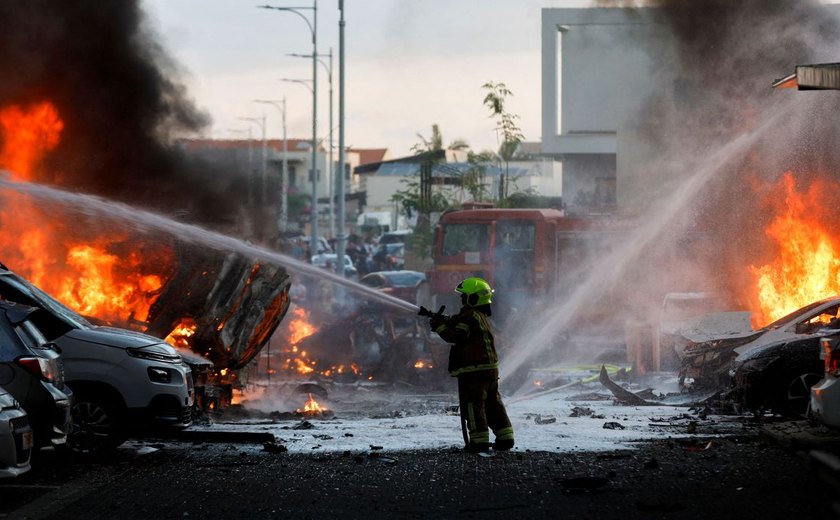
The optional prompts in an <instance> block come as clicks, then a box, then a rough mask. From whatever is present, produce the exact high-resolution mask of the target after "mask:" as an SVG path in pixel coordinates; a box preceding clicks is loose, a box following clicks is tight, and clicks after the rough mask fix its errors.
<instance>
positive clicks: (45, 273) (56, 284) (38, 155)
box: [0, 102, 172, 324]
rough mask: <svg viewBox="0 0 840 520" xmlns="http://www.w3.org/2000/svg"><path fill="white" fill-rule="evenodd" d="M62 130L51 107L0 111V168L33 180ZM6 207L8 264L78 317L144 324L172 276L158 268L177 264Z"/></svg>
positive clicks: (59, 219) (44, 211) (4, 253)
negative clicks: (149, 269)
mask: <svg viewBox="0 0 840 520" xmlns="http://www.w3.org/2000/svg"><path fill="white" fill-rule="evenodd" d="M63 129H64V123H63V122H62V121H61V118H60V117H59V114H58V111H57V110H56V108H55V106H53V105H52V104H50V103H49V102H42V103H38V104H34V105H31V106H28V107H20V106H10V107H7V108H4V109H2V110H0V132H2V139H3V146H2V148H0V168H5V169H9V170H11V171H12V174H13V176H14V178H15V179H16V180H18V181H25V182H29V181H33V180H35V178H36V177H37V175H38V174H39V173H41V172H39V171H38V170H37V167H38V163H39V162H40V161H41V160H42V159H43V157H44V156H45V155H46V153H47V152H49V151H50V150H52V149H54V148H55V147H56V146H57V145H58V143H59V142H60V137H61V132H62V131H63ZM6 200H7V202H6V204H5V206H4V207H2V209H0V258H2V259H3V261H4V262H5V263H6V264H7V265H9V266H10V267H11V268H12V269H15V270H16V271H18V272H19V273H20V274H21V275H22V276H24V277H26V278H28V279H29V280H31V281H32V282H33V283H34V284H35V285H37V286H39V287H41V288H42V289H44V290H45V291H46V292H48V293H51V294H53V295H54V296H55V297H56V298H58V299H59V300H61V301H62V302H64V303H65V304H66V305H68V306H69V307H71V308H73V309H74V310H76V311H78V312H79V313H81V314H84V315H88V316H93V317H96V318H99V319H101V320H104V321H108V322H119V323H124V324H134V323H136V322H137V321H140V322H142V321H144V320H145V319H146V317H147V315H148V311H149V307H150V305H151V303H152V302H153V301H154V299H155V297H156V293H157V291H159V290H160V288H161V287H162V285H163V280H164V276H165V275H166V274H168V273H166V272H165V267H164V270H163V271H160V270H159V269H161V266H169V265H172V258H171V256H169V257H166V258H165V256H166V255H164V254H163V253H161V254H159V255H157V256H158V257H157V258H155V259H154V261H152V262H149V258H148V257H149V255H148V254H141V253H140V252H139V251H138V250H139V246H137V247H136V248H134V249H135V250H131V248H129V249H128V250H126V247H127V245H128V244H132V242H131V241H130V240H129V239H128V238H127V237H124V236H120V234H119V233H118V232H116V231H114V230H113V229H109V230H108V231H107V233H108V236H107V238H106V237H105V236H100V237H98V238H94V239H85V238H75V237H74V235H75V236H76V237H77V236H78V235H80V234H81V233H82V231H83V228H84V227H83V226H77V227H76V228H73V227H71V226H72V225H70V224H68V222H67V221H66V220H67V219H66V218H64V217H63V216H62V215H56V214H54V213H52V212H51V211H49V210H50V208H40V207H36V206H35V205H34V204H31V203H29V202H28V201H27V200H26V199H23V198H22V197H19V196H12V195H9V196H8V197H7V198H6ZM74 224H75V223H74ZM72 231H75V232H72ZM84 231H87V232H89V231H88V230H84ZM103 235H104V233H103ZM144 263H148V264H149V265H151V264H156V267H155V270H158V272H144V271H145V270H146V269H144V267H143V264H144Z"/></svg>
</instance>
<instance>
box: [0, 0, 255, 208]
mask: <svg viewBox="0 0 840 520" xmlns="http://www.w3.org/2000/svg"><path fill="white" fill-rule="evenodd" d="M0 71H1V72H0V74H2V78H3V79H2V81H0V109H1V108H2V107H5V106H8V105H22V106H26V105H27V104H29V103H37V102H41V101H49V102H51V103H53V104H54V105H55V106H56V107H57V109H58V111H59V115H60V117H61V119H62V120H63V122H64V130H63V132H62V135H61V142H60V144H59V145H58V147H57V148H56V149H54V150H53V151H52V152H50V154H49V156H48V157H47V158H46V159H45V164H43V165H42V166H43V167H42V168H40V171H41V176H40V178H38V179H37V180H38V181H40V182H45V183H49V184H55V185H59V186H62V187H65V188H71V189H74V190H78V191H84V192H88V193H93V194H97V195H101V196H105V197H109V198H113V199H117V200H121V201H123V202H129V203H132V204H137V205H142V206H147V207H152V208H155V209H159V210H163V211H166V212H178V213H181V214H183V213H186V214H188V215H189V216H190V217H189V218H191V219H193V220H196V221H199V222H204V223H214V222H219V221H220V220H221V221H224V220H226V219H228V218H229V217H230V212H232V211H233V210H234V206H235V203H234V201H235V200H236V198H237V196H239V195H242V193H241V192H240V188H239V187H240V186H242V185H243V184H244V183H241V182H237V181H236V180H235V179H231V178H229V177H225V176H223V175H214V174H213V172H212V171H210V170H209V168H208V166H207V165H198V164H195V163H193V162H190V161H189V160H188V159H187V158H185V157H184V156H183V155H182V154H181V153H179V152H178V150H177V147H176V146H174V145H173V143H172V141H171V138H172V136H174V135H185V134H186V135H188V134H189V133H190V132H196V131H198V130H200V129H201V128H203V127H204V126H205V125H206V124H207V123H208V121H209V118H208V116H207V114H205V113H203V112H202V111H201V110H199V109H198V108H197V107H196V106H195V105H194V103H193V102H192V101H191V100H190V99H189V97H188V96H187V93H186V92H185V88H184V86H183V85H182V84H180V83H179V82H178V81H177V80H176V79H173V78H175V77H176V76H177V74H176V73H177V67H176V65H175V63H174V62H173V61H172V60H171V59H170V58H169V57H168V56H167V55H166V53H165V52H164V50H163V48H162V47H161V45H160V44H159V43H158V42H157V41H156V38H155V34H154V33H153V31H151V29H150V28H149V27H148V25H147V23H146V20H145V18H144V15H143V12H142V11H141V9H140V6H139V0H117V1H107V2H102V1H99V0H61V1H54V0H4V1H2V2H0ZM223 179H224V180H223Z"/></svg>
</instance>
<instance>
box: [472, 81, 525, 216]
mask: <svg viewBox="0 0 840 520" xmlns="http://www.w3.org/2000/svg"><path fill="white" fill-rule="evenodd" d="M481 88H483V89H485V90H486V91H487V94H486V95H485V96H484V106H486V107H487V108H489V109H490V117H494V118H495V119H496V135H497V137H499V138H500V139H501V144H500V145H499V152H498V157H499V160H500V161H501V162H504V172H503V173H502V175H501V177H500V178H499V201H500V202H501V201H504V200H505V199H506V198H507V190H508V187H507V184H508V177H509V176H508V173H509V164H510V160H511V159H512V158H513V156H514V154H515V153H516V149H517V147H518V146H519V143H521V142H522V141H523V139H525V136H524V135H522V130H520V128H519V127H518V126H517V125H516V120H517V119H519V116H518V115H516V114H511V113H510V112H508V111H506V110H505V103H506V102H507V99H508V98H509V97H513V92H511V91H510V89H508V88H507V86H506V85H505V84H504V83H499V82H493V81H489V82H487V83H485V84H484V85H482V86H481Z"/></svg>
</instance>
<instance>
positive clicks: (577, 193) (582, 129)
mask: <svg viewBox="0 0 840 520" xmlns="http://www.w3.org/2000/svg"><path fill="white" fill-rule="evenodd" d="M670 38H671V36H670V35H669V32H668V31H667V29H666V26H665V25H664V24H662V23H659V22H658V21H657V19H656V10H655V9H632V8H603V9H543V10H542V153H543V154H544V155H547V156H549V157H554V158H557V159H558V160H560V161H561V162H562V163H563V192H564V195H565V201H566V204H567V209H568V210H570V211H572V212H575V211H580V212H586V211H588V209H589V207H591V205H592V204H593V203H594V204H616V203H618V205H619V206H621V205H622V193H623V192H624V189H623V186H626V185H627V183H632V182H635V181H634V177H635V175H637V174H638V172H634V171H633V164H634V160H633V159H634V155H633V154H634V145H635V143H636V142H637V138H638V135H637V134H636V132H637V129H638V127H639V125H638V121H635V120H634V119H633V118H634V117H636V116H637V115H638V114H639V111H640V108H641V106H642V103H644V102H645V101H646V100H647V99H648V97H649V96H650V94H652V93H653V92H654V91H656V92H657V93H659V94H662V93H663V92H664V93H665V94H668V93H671V94H672V95H673V96H675V97H678V96H679V89H680V82H679V81H678V79H677V78H671V79H670V80H669V79H668V74H669V70H670V69H671V68H672V67H670V65H669V62H668V59H669V54H668V53H667V52H662V53H659V54H658V55H657V56H656V61H654V58H653V57H651V54H650V53H649V52H648V51H649V50H650V49H652V48H659V49H665V48H668V47H669V46H670V45H671V44H672V42H671V40H670ZM654 71H655V72H656V74H654Z"/></svg>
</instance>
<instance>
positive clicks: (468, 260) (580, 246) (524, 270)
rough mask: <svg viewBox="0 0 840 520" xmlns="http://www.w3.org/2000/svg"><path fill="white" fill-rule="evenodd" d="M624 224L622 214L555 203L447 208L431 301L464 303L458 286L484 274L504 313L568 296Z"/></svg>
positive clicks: (438, 231) (439, 233) (435, 249)
mask: <svg viewBox="0 0 840 520" xmlns="http://www.w3.org/2000/svg"><path fill="white" fill-rule="evenodd" d="M622 227H625V226H624V223H621V222H619V221H617V220H616V219H615V218H611V217H604V216H586V217H571V216H566V215H565V214H564V213H563V212H562V211H559V210H556V209H498V208H490V209H467V210H457V211H451V212H447V213H444V214H443V215H442V216H441V219H440V221H439V223H438V226H437V228H436V229H435V238H434V244H433V252H432V256H433V258H434V269H433V270H432V271H431V272H429V273H428V278H429V281H430V287H429V289H430V291H431V301H429V302H428V303H429V304H431V305H435V308H437V306H439V305H446V306H447V309H448V310H449V311H450V312H453V311H455V310H456V309H458V308H459V306H460V305H459V303H458V299H457V295H456V294H455V293H454V292H453V289H454V287H455V286H456V285H457V284H458V282H459V281H461V280H462V279H464V278H466V277H468V276H480V277H482V278H484V279H486V280H487V281H488V282H489V283H490V285H491V286H492V287H494V288H495V289H496V296H495V297H494V309H499V311H503V310H504V309H511V308H515V309H519V310H526V309H527V308H528V307H529V306H530V305H531V304H536V303H546V302H551V301H553V300H555V299H557V298H562V296H563V295H564V294H567V293H568V291H569V290H570V287H571V285H572V284H574V283H575V282H576V281H579V280H580V279H581V278H582V276H583V273H584V271H585V270H586V269H587V267H588V266H590V265H591V260H592V259H593V258H595V257H594V256H593V255H598V254H602V253H603V252H604V250H605V249H606V248H608V247H609V245H610V243H611V242H612V241H611V240H610V239H609V238H610V237H611V236H612V237H614V236H615V235H616V233H618V232H619V231H620V229H621V228H622Z"/></svg>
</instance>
